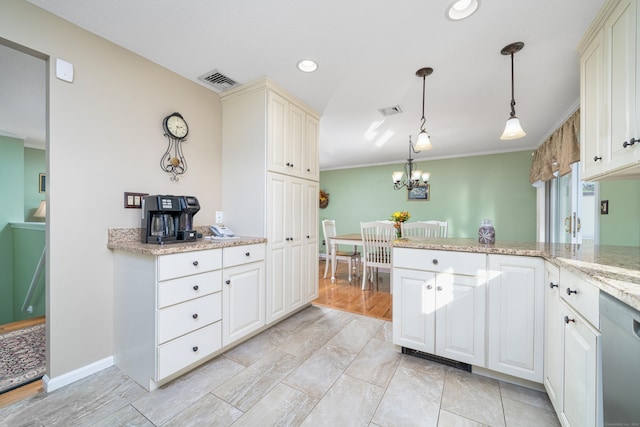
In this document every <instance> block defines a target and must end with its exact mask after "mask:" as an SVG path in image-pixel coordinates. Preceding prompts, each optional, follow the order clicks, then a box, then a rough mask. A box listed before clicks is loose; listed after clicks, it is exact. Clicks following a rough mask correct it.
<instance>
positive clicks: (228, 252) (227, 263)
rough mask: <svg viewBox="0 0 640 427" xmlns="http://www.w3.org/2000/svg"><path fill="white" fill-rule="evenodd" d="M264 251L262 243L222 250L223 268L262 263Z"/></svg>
mask: <svg viewBox="0 0 640 427" xmlns="http://www.w3.org/2000/svg"><path fill="white" fill-rule="evenodd" d="M264 251H265V249H264V244H262V243H260V244H257V245H245V246H233V247H230V248H224V255H223V258H224V267H225V268H226V267H233V266H234V265H240V264H248V263H250V262H255V261H262V260H263V259H264Z"/></svg>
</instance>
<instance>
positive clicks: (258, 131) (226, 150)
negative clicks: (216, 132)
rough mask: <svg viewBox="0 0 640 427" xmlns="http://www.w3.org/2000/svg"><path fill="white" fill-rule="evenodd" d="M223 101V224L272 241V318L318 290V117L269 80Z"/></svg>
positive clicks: (269, 259) (237, 90) (269, 307)
mask: <svg viewBox="0 0 640 427" xmlns="http://www.w3.org/2000/svg"><path fill="white" fill-rule="evenodd" d="M221 100H222V110H223V114H222V117H223V126H222V165H223V170H222V182H223V194H222V204H223V206H224V217H225V220H224V221H225V224H226V225H228V226H229V227H231V228H232V229H233V230H234V231H235V232H236V233H237V234H239V235H252V236H264V237H266V238H267V252H266V321H267V323H272V322H274V321H276V320H279V319H282V318H283V317H285V316H287V315H289V314H291V313H292V312H294V311H295V310H297V309H299V308H301V307H304V306H305V305H307V304H309V303H310V302H311V301H312V300H313V299H314V298H315V297H316V296H317V293H318V276H317V253H318V248H317V235H316V234H317V232H316V231H315V230H316V229H317V215H318V213H317V210H318V183H317V181H318V178H319V172H318V166H317V164H318V124H319V115H318V114H317V113H315V112H314V111H313V110H312V109H311V108H309V107H308V106H306V105H305V104H304V103H302V102H300V101H299V100H298V99H296V98H295V97H294V96H292V95H291V94H289V93H288V92H287V91H286V90H284V89H283V88H281V87H280V86H278V85H276V84H275V83H273V82H272V81H270V80H269V79H266V78H264V79H260V80H257V81H255V82H252V83H248V84H245V85H242V86H239V87H237V88H233V89H230V90H228V91H225V92H224V93H223V94H221ZM311 192H313V193H314V194H313V195H312V194H311ZM311 200H313V203H311ZM311 222H313V226H312V227H309V225H308V224H310V223H311ZM307 236H309V237H308V238H307ZM312 259H313V263H310V261H311V260H312Z"/></svg>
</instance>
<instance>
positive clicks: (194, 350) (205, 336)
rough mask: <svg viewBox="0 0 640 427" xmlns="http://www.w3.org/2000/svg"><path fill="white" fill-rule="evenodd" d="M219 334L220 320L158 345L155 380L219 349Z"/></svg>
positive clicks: (165, 376)
mask: <svg viewBox="0 0 640 427" xmlns="http://www.w3.org/2000/svg"><path fill="white" fill-rule="evenodd" d="M221 335H222V334H221V325H220V322H216V323H214V324H212V325H209V326H205V327H204V328H201V329H198V330H196V331H193V332H191V333H190V334H187V335H183V336H181V337H180V338H176V339H175V340H173V341H169V342H168V343H166V344H163V345H161V346H158V347H157V351H158V354H157V357H158V373H157V378H155V381H161V380H163V379H164V378H167V377H168V376H169V375H172V374H175V373H176V372H178V371H179V370H181V369H183V368H186V367H187V366H189V365H191V364H193V363H196V362H198V361H200V360H202V359H203V358H205V357H207V356H208V355H210V354H212V353H213V352H215V351H217V350H219V349H220V348H221V347H222V338H221Z"/></svg>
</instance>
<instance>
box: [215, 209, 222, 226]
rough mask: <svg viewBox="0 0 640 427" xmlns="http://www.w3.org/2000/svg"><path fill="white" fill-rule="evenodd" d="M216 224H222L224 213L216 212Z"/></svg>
mask: <svg viewBox="0 0 640 427" xmlns="http://www.w3.org/2000/svg"><path fill="white" fill-rule="evenodd" d="M216 224H222V211H216Z"/></svg>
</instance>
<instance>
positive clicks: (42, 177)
mask: <svg viewBox="0 0 640 427" xmlns="http://www.w3.org/2000/svg"><path fill="white" fill-rule="evenodd" d="M46 191H47V174H46V173H41V174H39V175H38V192H39V193H44V192H46Z"/></svg>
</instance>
